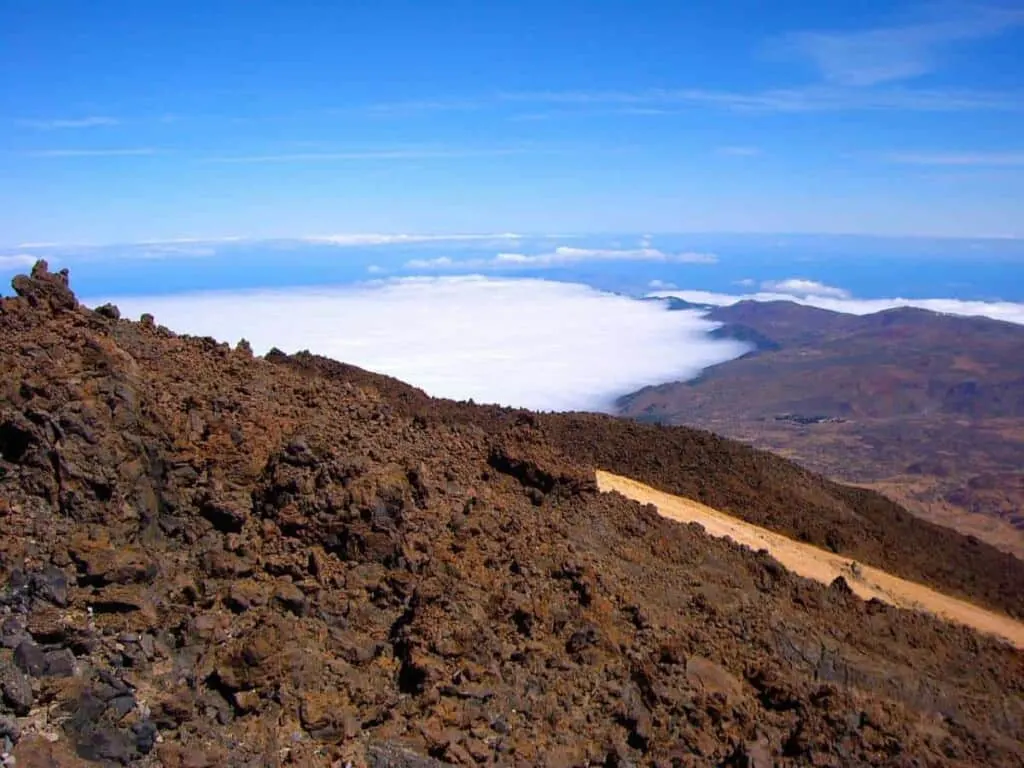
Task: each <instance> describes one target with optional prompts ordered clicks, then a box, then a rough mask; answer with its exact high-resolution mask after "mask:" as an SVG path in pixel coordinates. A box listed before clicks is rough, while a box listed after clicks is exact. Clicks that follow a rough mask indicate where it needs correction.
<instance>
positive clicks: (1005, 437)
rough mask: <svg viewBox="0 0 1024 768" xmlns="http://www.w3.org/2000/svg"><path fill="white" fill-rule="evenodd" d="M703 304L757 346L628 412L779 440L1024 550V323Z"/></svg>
mask: <svg viewBox="0 0 1024 768" xmlns="http://www.w3.org/2000/svg"><path fill="white" fill-rule="evenodd" d="M706 316H707V317H708V319H711V320H715V321H717V322H720V323H722V324H723V325H722V326H721V327H720V328H719V329H718V330H717V331H715V335H716V336H719V337H721V338H731V339H739V340H741V341H746V342H749V343H751V344H752V345H753V347H754V348H753V349H752V351H751V352H750V353H748V354H747V355H745V356H744V357H741V358H739V359H736V360H732V361H729V362H726V363H723V364H721V365H717V366H714V367H713V368H710V369H708V370H706V371H705V372H704V374H703V375H702V376H701V377H700V378H699V379H697V380H695V381H691V382H687V383H675V384H671V383H670V384H663V385H660V386H655V387H648V388H646V389H643V390H640V391H639V392H636V393H633V394H631V395H629V396H627V397H624V398H622V399H621V400H620V407H621V413H622V414H624V415H627V416H631V417H634V418H639V419H643V420H645V421H661V422H665V423H671V424H688V425H693V426H699V427H703V428H707V429H711V430H713V431H716V432H718V433H720V434H723V435H726V436H730V437H734V438H738V439H741V440H745V441H747V442H750V443H753V444H754V445H757V446H759V447H763V448H768V449H770V450H774V451H778V452H781V453H783V454H784V455H786V456H788V457H790V458H793V459H795V460H796V461H798V462H800V463H802V464H804V465H805V466H807V467H809V468H811V469H814V470H815V471H820V472H823V473H825V474H828V475H830V476H832V477H835V478H838V479H841V480H844V481H847V482H855V483H861V484H865V485H868V486H871V487H874V488H877V489H879V490H882V491H884V492H885V493H887V494H889V495H891V496H893V497H894V498H896V499H897V500H899V501H900V502H901V503H904V504H906V505H907V506H908V508H909V509H911V510H912V511H914V512H916V513H918V514H921V515H922V516H924V517H926V518H928V519H931V520H934V521H937V522H941V523H943V524H947V525H952V526H954V527H956V528H958V529H959V530H961V531H964V532H967V533H970V534H974V535H977V536H979V537H981V538H984V539H986V540H988V541H990V542H992V543H995V544H997V545H999V546H1002V547H1004V548H1006V549H1008V550H1010V551H1013V552H1016V553H1017V554H1019V555H1024V466H1022V457H1024V327H1021V326H1018V325H1014V324H1011V323H1005V322H1000V321H997V320H991V319H989V318H984V317H960V316H953V315H944V314H938V313H935V312H929V311H927V310H922V309H912V308H897V309H891V310H886V311H884V312H878V313H876V314H872V315H865V316H856V315H848V314H841V313H838V312H830V311H828V310H823V309H818V308H814V307H807V306H803V305H800V304H796V303H793V302H755V301H744V302H740V303H738V304H734V305H732V306H728V307H716V308H713V309H711V310H709V311H708V313H707V315H706Z"/></svg>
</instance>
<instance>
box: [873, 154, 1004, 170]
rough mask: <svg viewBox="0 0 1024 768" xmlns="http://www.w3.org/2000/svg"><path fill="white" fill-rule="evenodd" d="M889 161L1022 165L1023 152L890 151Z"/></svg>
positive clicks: (942, 164) (966, 164)
mask: <svg viewBox="0 0 1024 768" xmlns="http://www.w3.org/2000/svg"><path fill="white" fill-rule="evenodd" d="M884 158H885V159H886V160H888V161H889V162H891V163H902V164H906V165H938V166H992V167H1000V166H1003V167H1006V166H1011V167H1016V166H1024V152H892V153H890V154H887V155H885V156H884Z"/></svg>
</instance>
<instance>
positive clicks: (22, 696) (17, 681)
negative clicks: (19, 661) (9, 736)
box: [0, 667, 32, 717]
mask: <svg viewBox="0 0 1024 768" xmlns="http://www.w3.org/2000/svg"><path fill="white" fill-rule="evenodd" d="M0 693H2V694H3V702H4V704H6V705H7V706H8V707H10V708H11V711H12V712H14V714H16V715H18V716H19V717H24V716H25V715H27V714H28V713H29V711H30V710H31V709H32V683H31V682H30V681H29V679H28V678H27V677H26V676H25V675H24V674H23V673H22V672H21V670H19V669H16V668H14V667H5V668H3V669H2V671H0Z"/></svg>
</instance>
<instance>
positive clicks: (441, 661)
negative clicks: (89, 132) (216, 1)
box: [0, 265, 1024, 767]
mask: <svg viewBox="0 0 1024 768" xmlns="http://www.w3.org/2000/svg"><path fill="white" fill-rule="evenodd" d="M15 290H16V292H17V294H18V295H17V296H15V297H13V298H8V299H3V300H2V301H0V365H2V370H3V371H4V375H3V379H2V390H0V394H2V397H0V534H2V535H0V613H2V615H0V641H2V642H0V645H2V648H0V694H2V699H0V702H2V703H0V750H2V751H5V752H10V753H11V754H13V756H14V757H15V759H16V760H17V765H18V766H24V765H30V766H31V765H59V766H73V765H74V766H78V765H89V764H94V765H95V764H100V765H142V766H147V765H154V766H155V765H164V766H193V767H194V766H220V765H232V766H264V765H311V766H317V765H324V766H335V765H338V766H340V765H345V764H347V763H352V764H353V765H368V766H384V765H398V766H402V765H404V766H435V765H444V764H457V765H474V764H497V765H565V766H573V765H664V766H673V765H680V766H706V765H721V766H763V765H773V764H778V765H822V766H830V765H831V766H855V765H906V766H911V765H1024V750H1022V748H1021V743H1022V741H1024V699H1022V693H1024V661H1022V656H1021V654H1019V653H1018V652H1016V651H1014V650H1013V649H1011V648H1009V647H1007V646H1005V645H1002V644H1000V643H998V642H996V641H995V640H991V639H988V638H984V637H981V636H978V635H976V634H974V633H972V632H970V631H968V630H966V629H963V628H960V627H954V626H951V625H947V624H944V623H942V622H939V621H937V620H934V619H932V618H930V617H927V616H922V615H918V614H913V613H909V612H904V611H899V610H896V609H894V608H890V607H887V606H885V605H882V604H879V603H863V602H862V601H860V600H858V599H857V598H856V597H854V596H852V595H851V594H850V593H849V591H848V590H844V589H842V588H841V585H836V586H834V587H832V588H829V587H825V586H821V585H817V584H813V583H810V582H807V581H804V580H802V579H799V578H796V577H793V576H791V575H790V574H788V573H787V572H786V571H784V570H783V569H782V568H781V567H780V566H779V565H778V564H777V563H775V562H774V561H773V560H771V559H770V558H768V557H766V556H765V555H763V554H758V553H753V552H750V551H749V550H742V549H740V548H737V547H734V546H731V545H730V544H728V543H726V542H723V541H716V540H712V539H709V538H707V537H706V536H704V535H703V534H702V533H701V531H700V530H699V529H697V528H695V527H687V526H681V525H676V524H673V523H670V522H667V521H665V520H663V519H661V518H660V517H658V516H657V514H655V512H654V511H653V510H652V509H650V508H645V507H641V506H640V505H637V504H634V503H631V502H628V501H626V500H625V499H623V498H621V497H617V496H605V495H601V494H599V493H598V492H597V490H596V487H595V486H594V483H593V480H592V470H593V467H594V463H595V461H594V459H593V454H592V453H588V451H595V450H596V449H593V448H585V447H579V446H577V447H576V448H574V447H573V444H572V440H570V439H569V438H568V437H566V436H567V435H572V434H575V435H577V436H578V437H580V439H583V438H584V437H585V439H586V440H591V439H593V438H594V436H595V435H597V434H599V431H598V430H599V428H598V427H596V426H595V425H597V424H605V423H609V424H610V423H611V422H607V421H603V420H596V421H595V420H592V419H591V417H585V416H564V417H557V419H556V417H539V416H534V415H532V414H525V413H523V412H512V411H495V410H494V409H483V408H479V409H478V408H473V407H470V406H466V405H459V404H452V403H443V402H435V401H430V400H429V399H424V400H418V399H417V398H416V397H415V396H413V395H410V394H409V393H408V392H397V393H396V390H395V388H394V387H393V385H392V384H391V383H390V382H389V381H388V380H386V379H384V378H382V377H381V378H378V377H373V376H372V375H370V374H365V373H360V374H359V378H358V379H357V378H355V377H350V378H349V379H347V380H346V379H343V378H340V377H339V376H337V375H335V374H332V373H331V372H330V371H323V370H319V369H317V368H316V367H315V366H313V367H311V366H309V365H306V364H304V363H303V362H302V361H301V360H300V361H298V362H296V361H295V360H293V359H292V358H288V357H286V356H283V355H280V354H278V355H273V356H271V357H270V359H260V358H254V357H253V356H252V354H251V351H250V350H248V349H247V348H245V347H242V346H241V345H240V347H239V348H237V349H232V348H231V347H230V346H228V345H226V344H221V343H218V342H216V341H215V340H213V339H204V338H190V337H184V336H176V335H174V334H173V333H171V332H170V331H168V330H167V329H165V328H162V327H161V326H159V325H158V324H157V323H156V320H155V319H153V318H148V322H140V323H135V322H130V321H128V320H124V319H119V317H118V315H119V313H118V312H117V311H116V309H114V308H109V307H108V308H104V309H103V311H97V312H93V311H91V310H89V309H86V308H84V307H81V306H79V305H78V304H77V302H76V301H75V299H74V296H73V294H72V293H71V292H70V289H69V287H68V284H67V275H66V274H64V275H61V274H57V275H54V274H51V273H49V271H48V270H47V269H46V267H45V265H38V266H37V267H36V269H35V270H33V274H32V275H31V276H29V277H19V278H17V279H16V280H15ZM306 362H308V361H306ZM335 373H336V372H335ZM414 403H417V405H416V407H415V408H413V407H412V405H413V404H414ZM432 404H433V405H432ZM558 419H561V421H559V420H558ZM574 420H575V421H574ZM573 424H576V425H578V430H577V431H576V432H573V430H572V429H571V428H570V427H571V425H573ZM559 425H561V426H559ZM608 429H609V430H611V429H612V428H611V427H609V428H608ZM663 432H664V433H665V434H668V433H670V432H671V431H670V430H664V431H663ZM644 434H645V435H648V436H649V437H645V438H644V439H650V440H651V441H656V440H657V439H658V435H659V434H661V432H659V431H657V430H651V431H650V432H649V433H644ZM672 434H676V433H672ZM679 434H682V433H679ZM609 439H610V440H612V442H613V443H614V441H615V440H616V439H617V438H615V436H614V434H612V433H611V431H609ZM676 445H677V446H685V450H686V451H688V452H689V453H688V454H686V455H683V454H681V453H680V454H677V455H676V460H678V461H679V463H680V464H682V465H684V466H694V467H704V466H710V465H711V464H712V463H714V462H728V461H731V460H732V459H731V458H730V456H731V454H730V453H729V452H728V451H727V450H724V449H722V450H719V449H718V448H714V452H712V453H709V451H710V450H711V448H709V447H708V446H710V445H712V444H711V443H707V442H706V441H703V439H701V440H697V439H693V440H690V441H688V442H687V441H682V439H681V438H680V442H678V443H676ZM717 445H718V444H717V443H714V446H717ZM653 446H654V443H652V444H651V447H652V453H657V450H658V449H656V448H654V447H653ZM679 450H683V448H680V449H679ZM611 468H614V467H611ZM742 470H743V468H742V467H740V466H737V467H734V468H733V471H734V473H735V474H737V476H738V479H736V480H734V485H733V486H730V487H732V488H733V489H734V491H733V495H732V496H731V497H730V499H731V503H732V504H733V506H735V507H736V511H742V509H741V507H742V505H743V504H744V502H745V500H747V499H750V498H754V497H755V496H756V494H757V493H758V492H759V489H758V488H757V487H756V486H752V485H747V486H742V483H743V482H748V483H749V482H753V481H744V480H743V479H742V478H743V474H742ZM715 471H722V472H728V471H729V467H724V468H721V469H719V470H715ZM815 487H817V486H815ZM822 487H824V486H822ZM740 490H742V491H743V492H742V493H741V492H740ZM771 492H772V493H773V494H774V495H775V497H776V498H775V499H774V501H773V503H777V504H778V505H780V506H781V505H784V504H785V503H786V500H787V498H790V499H791V500H792V499H796V498H799V497H798V496H793V497H787V496H786V490H785V488H784V487H773V488H772V490H771ZM795 492H796V491H794V493H795ZM727 501H729V500H727ZM800 503H801V504H802V505H803V506H801V507H800V508H801V509H808V508H809V507H808V504H809V502H807V501H806V499H805V500H803V501H801V502H800ZM849 525H850V526H853V529H852V532H851V534H850V535H851V537H852V538H853V539H854V540H856V539H857V537H858V536H859V535H860V533H858V531H859V529H857V528H856V526H857V525H858V523H857V521H856V520H855V519H854V520H852V521H851V522H850V523H849ZM982 592H984V590H982ZM984 594H985V595H988V593H987V592H986V593H984ZM990 602H991V601H990Z"/></svg>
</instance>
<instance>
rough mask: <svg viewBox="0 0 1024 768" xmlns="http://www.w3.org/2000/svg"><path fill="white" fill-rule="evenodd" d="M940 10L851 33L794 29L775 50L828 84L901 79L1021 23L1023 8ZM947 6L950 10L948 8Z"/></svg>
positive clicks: (867, 83) (866, 83)
mask: <svg viewBox="0 0 1024 768" xmlns="http://www.w3.org/2000/svg"><path fill="white" fill-rule="evenodd" d="M938 7H939V8H941V9H942V11H941V14H942V15H938V14H936V13H935V12H933V13H932V16H931V18H929V19H927V20H925V21H921V22H918V23H911V24H904V25H899V26H888V27H878V28H874V29H865V30H859V31H855V32H798V33H795V34H791V35H787V36H786V37H784V38H782V39H780V40H779V41H778V42H777V48H778V49H780V50H786V51H788V52H789V53H790V54H792V55H797V56H802V57H806V58H808V59H809V60H810V61H811V62H812V63H813V64H814V65H815V67H817V69H818V70H819V71H820V73H821V75H822V76H823V77H824V78H825V79H826V80H828V81H829V82H832V83H838V84H840V85H845V86H854V87H863V86H873V85H877V84H879V83H888V82H895V81H899V80H907V79H911V78H915V77H919V76H920V75H924V74H927V73H929V72H931V71H933V70H935V69H937V68H938V67H939V66H940V64H941V61H942V55H943V54H944V53H945V51H946V49H947V48H948V47H949V46H951V45H954V44H958V43H966V42H970V41H974V40H982V39H985V38H989V37H993V36H995V35H998V34H1000V33H1002V32H1005V31H1007V30H1009V29H1011V28H1013V27H1016V26H1020V25H1024V10H1020V9H1013V8H1005V7H996V6H979V5H976V4H971V5H967V6H960V7H957V6H955V5H939V6H938ZM951 9H952V10H951Z"/></svg>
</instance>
